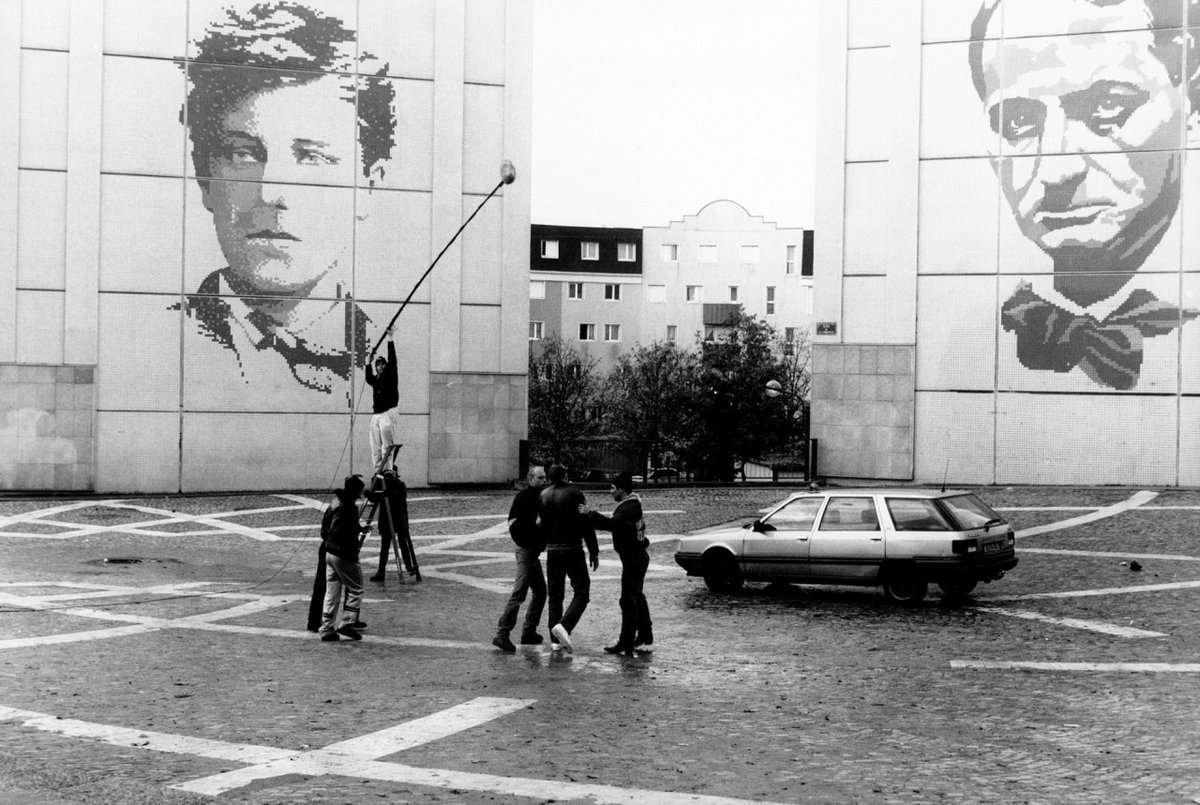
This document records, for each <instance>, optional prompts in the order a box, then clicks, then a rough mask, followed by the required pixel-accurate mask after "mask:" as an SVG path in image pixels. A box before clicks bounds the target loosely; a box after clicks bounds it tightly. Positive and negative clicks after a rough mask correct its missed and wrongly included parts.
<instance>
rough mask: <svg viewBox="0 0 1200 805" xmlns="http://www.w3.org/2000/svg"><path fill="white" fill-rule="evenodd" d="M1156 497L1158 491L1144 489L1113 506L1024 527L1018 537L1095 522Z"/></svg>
mask: <svg viewBox="0 0 1200 805" xmlns="http://www.w3.org/2000/svg"><path fill="white" fill-rule="evenodd" d="M1156 497H1158V493H1157V492H1149V491H1146V490H1143V491H1141V492H1137V493H1135V494H1134V495H1133V496H1131V497H1130V498H1128V499H1126V500H1122V501H1121V502H1120V503H1114V504H1113V505H1111V506H1105V507H1103V508H1100V509H1096V510H1095V511H1093V512H1090V513H1089V514H1081V515H1080V516H1078V517H1070V518H1067V519H1066V520H1059V521H1058V522H1057V523H1047V524H1046V525H1039V526H1034V527H1033V528H1026V529H1023V530H1021V531H1018V532H1017V538H1018V539H1024V538H1027V537H1036V536H1037V535H1038V534H1047V533H1049V532H1051V531H1061V530H1062V529H1064V528H1074V527H1075V526H1080V525H1086V524H1087V523H1094V522H1096V521H1097V520H1104V519H1106V518H1109V517H1115V516H1116V515H1118V514H1122V513H1124V512H1127V511H1129V510H1130V509H1136V508H1138V507H1139V506H1142V505H1144V504H1146V503H1149V502H1150V501H1152V500H1154V499H1155V498H1156Z"/></svg>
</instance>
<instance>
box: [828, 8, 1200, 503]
mask: <svg viewBox="0 0 1200 805" xmlns="http://www.w3.org/2000/svg"><path fill="white" fill-rule="evenodd" d="M1195 5H1196V4H1195V3H1190V2H1188V3H1180V2H1174V0H1164V1H1162V2H1160V1H1159V0H1121V1H1120V2H1105V3H1101V2H1087V1H1086V0H921V1H920V2H911V3H889V2H883V1H882V0H833V1H832V2H828V3H822V5H821V13H822V21H821V32H820V42H821V47H822V49H823V54H822V58H821V64H822V66H823V72H822V78H821V82H820V86H821V97H820V110H821V120H822V125H821V128H820V131H821V135H820V140H819V153H818V156H817V166H818V176H817V199H818V204H817V210H818V213H817V221H816V226H817V228H818V229H819V230H820V231H821V233H822V235H821V242H820V243H819V244H818V245H817V253H816V280H817V282H816V298H815V314H814V318H815V331H814V348H813V365H814V385H813V408H812V432H813V435H814V436H816V437H817V438H819V439H820V441H821V461H822V471H823V473H825V474H828V475H831V476H841V477H859V478H883V479H896V480H904V481H907V480H916V481H920V482H937V483H940V482H941V481H942V479H943V478H948V479H949V481H950V482H951V483H970V484H993V483H995V484H1004V483H1080V484H1107V483H1118V484H1153V485H1172V484H1178V485H1188V486H1191V485H1196V484H1197V483H1200V445H1198V444H1197V441H1198V440H1200V271H1198V270H1197V266H1198V263H1197V261H1196V260H1194V259H1192V256H1193V255H1195V254H1198V253H1200V227H1197V226H1196V225H1195V216H1191V217H1190V218H1191V220H1189V218H1188V217H1185V216H1184V214H1183V212H1184V210H1185V209H1186V204H1187V202H1188V200H1189V199H1195V198H1200V183H1198V182H1200V159H1198V158H1197V153H1198V152H1197V150H1196V149H1197V147H1198V146H1200V137H1198V136H1197V120H1200V106H1198V105H1197V100H1198V99H1200V92H1198V91H1197V80H1198V79H1197V75H1198V73H1197V70H1196V69H1195V65H1196V64H1197V63H1200V59H1198V58H1197V50H1196V46H1195V42H1196V37H1195V29H1194V28H1189V26H1194V25H1196V24H1198V23H1200V19H1197V17H1196V11H1195V10H1194V7H1195ZM884 123H886V124H884Z"/></svg>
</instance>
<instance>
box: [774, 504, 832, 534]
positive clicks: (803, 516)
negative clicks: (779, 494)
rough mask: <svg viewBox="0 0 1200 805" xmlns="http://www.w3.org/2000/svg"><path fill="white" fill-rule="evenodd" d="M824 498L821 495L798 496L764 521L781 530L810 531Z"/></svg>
mask: <svg viewBox="0 0 1200 805" xmlns="http://www.w3.org/2000/svg"><path fill="white" fill-rule="evenodd" d="M822 500H823V498H820V497H815V498H796V499H795V500H793V501H792V502H790V503H788V504H786V505H785V506H784V507H783V508H781V509H779V510H777V511H775V512H774V513H772V514H771V516H770V517H767V518H766V519H765V520H764V521H763V522H765V523H769V524H771V525H773V526H775V528H777V529H779V530H780V531H808V530H809V529H811V528H812V527H813V523H815V522H816V520H817V512H818V511H820V510H821V501H822Z"/></svg>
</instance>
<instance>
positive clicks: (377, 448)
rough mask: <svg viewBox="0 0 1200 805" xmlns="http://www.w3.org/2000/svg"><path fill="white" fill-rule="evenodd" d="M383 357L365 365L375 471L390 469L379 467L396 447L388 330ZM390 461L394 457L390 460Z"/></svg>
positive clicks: (396, 394)
mask: <svg viewBox="0 0 1200 805" xmlns="http://www.w3.org/2000/svg"><path fill="white" fill-rule="evenodd" d="M387 339H388V345H387V358H384V357H383V356H382V355H376V356H375V361H374V362H373V365H369V366H367V383H369V384H370V385H371V390H372V401H371V402H372V405H371V410H372V411H373V412H374V413H373V414H372V415H371V428H370V433H371V466H372V467H373V468H374V471H375V472H383V471H384V470H388V469H394V465H393V467H383V466H380V464H381V463H382V462H383V457H384V456H385V455H389V449H390V448H391V447H392V446H393V445H394V444H396V416H397V406H399V405H400V389H399V385H398V382H397V380H398V377H397V373H396V344H395V342H394V341H392V328H391V327H389V328H388V330H387ZM393 460H394V457H393Z"/></svg>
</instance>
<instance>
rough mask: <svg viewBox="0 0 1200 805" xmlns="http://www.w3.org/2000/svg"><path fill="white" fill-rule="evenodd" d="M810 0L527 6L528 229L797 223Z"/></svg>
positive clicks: (809, 90) (808, 215)
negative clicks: (704, 219) (732, 216)
mask: <svg viewBox="0 0 1200 805" xmlns="http://www.w3.org/2000/svg"><path fill="white" fill-rule="evenodd" d="M816 9H817V5H816V0H737V2H734V0H535V2H534V47H533V165H532V169H531V171H530V175H531V176H532V188H531V192H532V195H533V198H532V205H533V223H535V224H566V225H581V226H620V227H638V228H640V227H643V226H665V225H666V224H668V223H669V222H671V221H673V220H679V219H680V218H682V217H683V216H684V215H693V214H695V213H696V212H697V211H699V209H700V208H701V207H703V206H704V205H705V204H707V203H708V202H710V201H713V200H716V199H721V198H727V199H732V200H734V201H736V202H738V203H740V204H741V205H742V206H743V207H745V208H746V209H747V210H749V211H750V213H751V214H753V215H762V216H763V217H765V218H766V220H768V221H774V222H776V223H779V224H780V225H782V226H803V227H811V226H812V222H813V197H812V183H813V168H814V150H815V137H814V129H815V120H816V111H815V101H816V99H815V95H816V75H815V73H816V52H815V51H816V35H815V29H816V21H817V10H816Z"/></svg>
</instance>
